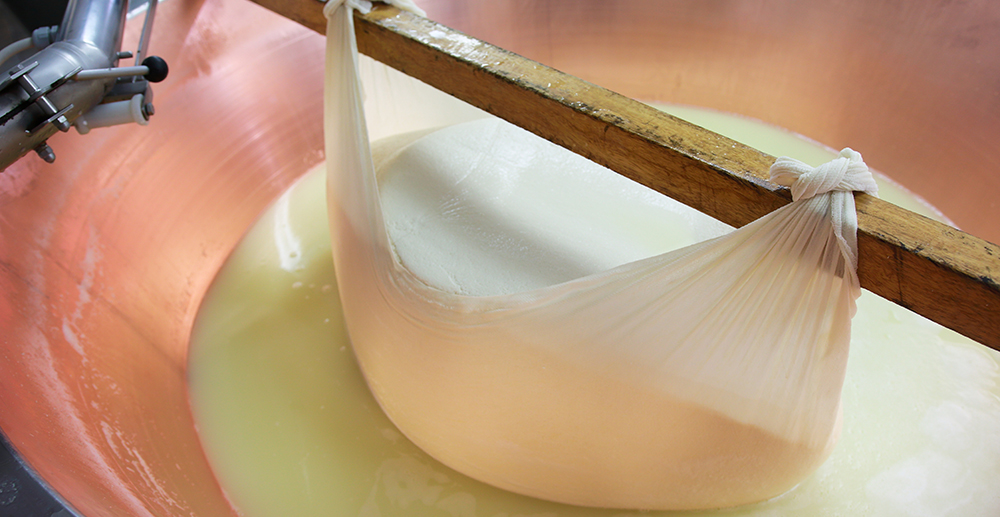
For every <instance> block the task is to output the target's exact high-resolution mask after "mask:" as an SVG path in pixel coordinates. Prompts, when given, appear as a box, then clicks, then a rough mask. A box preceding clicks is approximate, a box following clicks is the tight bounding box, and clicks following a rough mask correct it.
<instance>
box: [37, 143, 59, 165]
mask: <svg viewBox="0 0 1000 517" xmlns="http://www.w3.org/2000/svg"><path fill="white" fill-rule="evenodd" d="M35 152H36V153H38V157H39V158H41V159H43V160H45V161H46V163H52V162H54V161H56V152H55V151H53V150H52V147H50V146H49V144H48V142H42V143H40V144H38V146H37V147H35Z"/></svg>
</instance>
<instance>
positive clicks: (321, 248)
mask: <svg viewBox="0 0 1000 517" xmlns="http://www.w3.org/2000/svg"><path fill="white" fill-rule="evenodd" d="M672 111H675V112H678V114H679V115H680V116H683V117H685V118H688V119H689V120H692V121H694V122H696V123H699V124H701V125H705V126H707V127H709V128H710V129H714V130H716V131H719V132H724V133H725V132H728V133H729V134H731V135H732V136H734V137H736V138H737V139H740V140H744V141H746V140H750V139H752V138H759V137H761V136H762V135H768V134H769V133H771V136H770V137H769V138H771V140H770V141H766V142H754V145H756V146H757V147H758V148H761V149H762V150H764V151H765V152H769V153H771V154H788V155H792V156H795V157H797V158H799V159H802V160H805V161H811V162H814V163H819V162H822V161H825V160H827V159H829V156H830V154H829V152H828V151H823V150H822V149H818V148H816V147H815V146H812V147H810V146H809V145H808V144H803V143H802V142H801V141H798V140H797V139H795V138H794V137H792V136H791V135H788V134H785V133H783V132H781V131H777V130H774V129H772V128H767V127H766V126H762V125H759V124H758V125H751V126H749V129H748V130H747V131H748V132H747V133H743V134H740V133H739V131H740V128H741V126H743V125H745V124H748V123H749V121H746V120H742V119H736V118H731V119H730V120H729V122H730V124H729V127H722V126H718V125H716V124H718V121H717V120H716V118H717V117H719V114H716V113H712V112H698V111H693V110H688V109H686V108H677V107H674V108H672ZM733 131H736V133H733ZM812 153H816V154H815V155H813V154H812ZM824 153H825V154H824ZM383 158H384V159H388V156H383ZM389 179H390V178H385V177H384V176H383V179H382V181H383V186H387V185H386V183H387V182H388V180H389ZM397 179H398V178H397ZM324 181H325V178H324V175H323V173H322V172H321V171H317V172H314V173H312V174H310V175H309V176H307V177H306V178H304V179H303V180H301V181H300V182H299V183H298V184H296V185H295V186H294V187H293V188H292V189H291V190H290V191H289V192H288V193H286V194H285V195H284V196H282V197H281V198H280V199H279V200H278V201H277V202H276V203H275V204H274V205H273V206H272V207H271V208H270V209H269V210H268V212H267V213H266V214H264V215H263V216H262V218H261V219H260V220H259V221H258V223H257V224H256V225H255V226H254V228H253V229H252V230H251V231H250V232H249V233H248V234H247V236H246V237H245V238H244V240H243V242H242V243H241V244H240V246H239V247H238V248H237V249H236V250H235V251H234V253H233V255H232V256H231V257H230V259H229V260H228V261H227V264H226V266H225V267H224V268H223V269H222V271H220V273H219V276H218V278H217V280H216V282H215V284H214V285H213V287H212V289H211V290H210V292H209V293H208V296H207V298H206V300H205V302H204V304H203V306H202V309H201V312H200V314H199V317H198V321H197V324H196V328H195V333H194V335H193V336H192V347H191V356H190V370H189V372H190V387H191V400H192V407H193V409H194V412H195V416H196V419H197V422H198V426H199V432H200V434H201V437H202V439H203V442H204V445H205V448H206V452H207V453H208V456H209V458H210V460H211V462H212V465H213V468H214V469H215V470H216V473H217V475H218V477H219V479H220V482H221V483H222V485H223V487H224V488H225V490H226V492H227V494H229V495H230V497H231V498H232V500H233V501H234V503H235V504H236V505H237V506H238V507H239V508H240V509H241V510H242V511H243V512H244V513H245V514H246V515H248V516H249V517H272V516H274V517H277V516H281V515H383V516H406V517H413V516H417V517H419V516H489V517H494V516H497V515H508V516H512V515H529V516H546V517H568V516H586V517H590V516H595V517H598V516H600V517H620V516H623V515H636V516H638V515H651V514H652V515H656V512H652V513H651V512H642V513H640V512H626V511H621V510H600V509H593V508H580V507H572V506H565V505H561V504H557V503H551V502H545V501H541V500H538V499H533V498H530V497H525V496H520V495H516V494H514V493H511V492H508V491H504V490H499V489H497V488H494V487H491V486H488V485H485V484H483V483H480V482H477V481H475V480H473V479H471V478H469V477H466V476H464V475H462V474H459V473H457V472H455V471H453V470H451V469H449V468H447V467H445V466H443V465H441V464H440V463H438V462H437V461H436V460H434V459H431V458H430V457H429V456H428V455H427V454H426V453H424V452H423V451H421V450H420V449H419V448H417V447H416V446H414V445H413V444H412V443H411V442H409V441H408V440H407V439H406V438H405V437H403V436H402V434H401V433H400V432H399V431H398V430H397V429H396V428H395V427H394V426H393V425H392V423H391V422H390V421H389V420H388V419H387V418H386V417H385V416H384V414H383V413H382V411H381V409H380V408H379V406H378V404H377V403H376V402H375V400H374V399H373V398H372V396H371V394H370V393H369V390H368V388H367V386H366V385H365V383H364V380H363V378H362V376H361V374H360V372H359V370H358V369H357V366H356V363H355V358H354V356H353V351H352V348H351V345H350V343H349V341H348V339H347V336H346V333H345V330H344V326H343V320H342V315H341V312H340V302H339V299H338V297H337V285H336V280H335V279H334V275H333V264H332V261H331V260H330V251H331V250H330V241H329V237H328V235H329V234H328V228H327V223H326V204H325V186H324ZM892 190H893V189H892V185H891V184H888V183H885V182H882V183H881V184H880V194H881V195H882V197H884V198H889V199H890V200H891V201H893V202H896V203H897V204H907V203H909V204H910V206H912V207H916V208H919V203H917V202H915V201H913V200H912V199H910V200H907V199H906V198H905V197H904V198H899V197H895V196H894V194H893V193H892V192H891V191H892ZM642 196H645V194H641V195H640V197H642ZM557 198H558V196H557ZM556 202H559V201H556ZM628 205H629V206H633V207H635V209H636V210H639V211H641V213H643V214H644V215H643V218H644V220H643V221H642V224H628V219H627V218H625V219H624V221H625V223H624V224H623V226H624V227H625V230H624V231H625V232H627V233H629V234H630V235H637V236H636V237H635V241H636V244H633V246H634V247H636V248H639V249H640V251H636V253H640V252H641V253H656V252H659V251H663V250H665V249H670V247H681V246H686V245H689V244H692V243H694V242H696V241H697V240H700V238H705V237H711V236H714V235H717V234H718V233H721V232H725V231H727V229H726V228H725V227H724V226H722V225H720V224H719V223H717V222H715V221H714V220H712V219H710V218H708V217H706V216H703V215H702V214H699V213H697V212H695V211H693V210H690V209H687V208H686V207H683V206H681V205H679V204H677V203H675V202H673V201H671V200H669V199H667V198H664V197H662V196H650V197H649V198H648V199H647V200H646V202H642V203H639V202H630V203H628ZM640 205H641V206H640ZM595 210H598V209H595ZM387 212H388V214H389V216H388V217H387V223H388V225H389V227H390V228H392V227H393V226H394V223H393V221H394V217H395V216H394V215H393V213H394V212H393V208H392V207H387ZM650 212H655V213H656V214H657V217H655V218H650V216H649V213H650ZM619 215H622V216H623V217H624V214H619ZM600 219H601V220H602V223H601V224H603V219H605V217H603V216H602V218H600ZM654 220H658V221H661V223H660V224H662V228H657V226H656V223H653V222H651V221H654ZM650 225H652V226H650ZM660 230H663V231H662V232H661V231H660ZM394 231H395V230H394ZM635 232H638V233H635ZM663 235H668V236H669V237H666V238H663V240H662V241H657V240H656V239H659V238H661V237H662V236H663ZM643 236H645V237H643ZM651 237H652V238H654V239H653V240H648V239H649V238H651ZM568 240H570V241H572V239H568ZM640 241H641V242H640ZM667 241H669V242H667ZM560 246H561V247H565V245H564V244H560ZM584 251H586V250H584ZM591 253H593V252H591ZM611 260H612V261H614V260H629V257H619V258H615V259H611ZM604 265H606V264H603V263H602V264H596V265H593V266H591V267H603V266H604ZM550 280H551V279H550ZM550 280H545V281H550ZM858 304H859V312H858V315H857V316H856V317H855V319H854V331H853V340H852V349H851V358H850V362H849V367H848V372H847V379H846V382H845V385H844V393H843V399H842V401H843V404H844V422H843V430H842V435H841V439H840V441H839V444H838V445H837V447H836V448H835V450H834V452H833V453H832V455H831V456H830V457H829V459H828V460H827V461H826V462H825V463H823V464H822V465H821V466H819V468H818V470H817V471H816V472H815V473H814V474H813V475H811V476H809V477H807V478H806V479H805V480H804V481H803V482H802V483H801V484H799V485H798V486H797V487H795V488H794V489H792V490H791V491H790V492H788V493H786V494H784V495H782V496H781V497H778V498H776V499H773V500H769V501H765V502H763V503H758V504H754V505H749V506H742V507H739V508H735V509H729V510H722V511H720V512H719V514H720V515H775V514H778V515H802V516H824V515H845V514H850V515H879V516H883V515H887V516H894V515H963V516H964V515H973V516H976V515H982V516H992V515H996V514H997V513H998V512H1000V501H998V500H997V498H996V497H995V493H994V490H993V487H994V484H995V483H994V480H996V479H1000V440H996V438H995V436H994V433H993V430H994V429H996V426H997V425H998V424H1000V402H998V400H1000V389H998V387H997V381H998V364H997V359H996V354H995V353H993V352H991V351H989V350H987V349H985V348H984V347H981V346H979V345H976V344H974V343H972V342H970V341H968V340H966V339H964V338H962V337H961V336H958V335H957V334H954V333H953V332H951V331H948V330H945V329H942V328H941V327H939V326H937V325H935V324H933V323H931V322H928V321H926V320H924V319H923V318H920V317H919V316H916V315H914V314H912V313H910V312H908V311H906V310H905V309H902V308H900V307H898V306H895V305H893V304H891V303H889V302H886V301H884V300H882V299H880V298H878V297H876V296H873V295H870V294H868V293H864V294H863V295H862V297H861V298H860V299H859V301H858ZM442 366H444V365H442ZM544 366H550V365H544ZM550 367H551V366H550ZM516 417H517V416H516V414H514V415H511V418H512V419H516ZM747 439H750V437H749V436H748V438H747ZM765 441H766V440H765ZM771 443H772V444H773V441H772V442H771ZM779 444H780V442H779ZM763 445H764V446H767V445H768V444H767V443H764V444H763ZM695 450H696V449H695ZM644 474H645V473H642V472H636V473H635V474H634V476H635V477H642V476H643V475H644ZM683 514H684V513H683V512H682V513H680V514H678V513H670V514H669V515H683ZM698 514H699V515H703V513H698Z"/></svg>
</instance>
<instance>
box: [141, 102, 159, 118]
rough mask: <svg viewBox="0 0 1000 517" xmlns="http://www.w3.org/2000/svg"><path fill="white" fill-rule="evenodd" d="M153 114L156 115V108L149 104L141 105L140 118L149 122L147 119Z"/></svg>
mask: <svg viewBox="0 0 1000 517" xmlns="http://www.w3.org/2000/svg"><path fill="white" fill-rule="evenodd" d="M154 114H156V108H154V107H153V105H152V104H151V103H148V102H147V103H146V104H143V105H142V116H144V117H146V120H149V117H152V116H153V115H154Z"/></svg>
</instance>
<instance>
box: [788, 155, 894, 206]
mask: <svg viewBox="0 0 1000 517" xmlns="http://www.w3.org/2000/svg"><path fill="white" fill-rule="evenodd" d="M771 181H773V182H775V183H777V184H779V185H784V186H786V187H791V189H792V200H793V201H798V200H800V199H809V198H811V197H813V196H817V195H819V194H825V193H827V192H830V191H841V192H852V191H856V190H857V191H862V192H867V193H869V194H872V195H877V194H878V185H876V184H875V178H874V177H872V173H871V171H869V170H868V165H866V164H865V162H864V161H863V160H862V159H861V153H859V152H857V151H855V150H853V149H851V148H850V147H845V148H844V150H842V151H840V157H838V158H835V159H833V160H830V161H828V162H826V163H824V164H823V165H820V166H819V167H811V166H809V165H807V164H805V163H802V162H800V161H798V160H796V159H794V158H789V157H787V156H782V157H780V158H778V159H777V160H775V161H774V164H773V165H771Z"/></svg>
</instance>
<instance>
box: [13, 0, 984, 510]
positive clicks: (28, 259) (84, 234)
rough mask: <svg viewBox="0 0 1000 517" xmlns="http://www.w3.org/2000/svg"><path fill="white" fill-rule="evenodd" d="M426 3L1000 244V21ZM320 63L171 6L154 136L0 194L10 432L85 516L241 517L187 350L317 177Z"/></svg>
mask: <svg viewBox="0 0 1000 517" xmlns="http://www.w3.org/2000/svg"><path fill="white" fill-rule="evenodd" d="M421 4H422V5H423V6H424V7H425V8H426V10H427V11H428V12H429V15H430V17H431V18H434V19H436V20H438V21H441V22H443V23H445V24H446V25H449V26H452V27H454V28H457V29H459V30H462V31H464V32H467V33H469V34H471V35H474V36H477V37H479V38H481V39H485V40H487V41H489V42H491V43H494V44H497V45H500V46H502V47H505V48H508V49H511V50H513V51H515V52H518V53H520V54H523V55H525V56H527V57H530V58H533V59H536V60H538V61H541V62H543V63H546V64H549V65H552V66H554V67H556V68H559V69H561V70H563V71H566V72H569V73H572V74H575V75H578V76H581V77H583V78H584V79H587V80H589V81H592V82H595V83H598V84H601V85H602V86H606V87H608V88H611V89H612V90H616V91H618V92H620V93H623V94H626V95H629V96H632V97H635V98H639V99H644V100H656V101H669V102H677V103H684V104H691V105H698V106H706V107H712V108H716V109H720V110H724V111H730V112H735V113H741V114H744V115H748V116H751V117H755V118H759V119H762V120H764V121H767V122H771V123H774V124H777V125H780V126H783V127H786V128H789V129H792V130H794V131H797V132H799V133H802V134H805V135H807V136H809V137H812V138H813V139H815V140H818V141H820V142H823V143H826V144H828V145H830V146H832V147H837V148H839V147H843V146H848V145H850V146H852V147H854V148H856V149H860V150H862V151H863V152H864V153H865V158H866V161H867V162H868V163H869V164H870V165H872V166H873V167H875V168H877V169H879V170H881V171H884V172H886V173H888V174H889V175H890V176H892V177H894V178H895V179H897V180H898V181H900V182H901V183H903V184H904V185H906V186H908V187H909V188H910V189H912V190H913V191H915V192H916V193H918V194H920V195H922V196H923V197H925V198H926V199H928V200H929V201H930V202H931V203H933V204H935V205H936V206H938V207H939V208H940V209H941V210H942V211H944V212H945V213H946V214H947V215H948V216H949V217H950V218H951V219H952V220H954V221H955V222H956V223H957V224H958V225H959V226H960V227H962V228H963V229H965V230H967V231H969V232H971V233H973V234H975V235H978V236H980V237H984V238H986V239H988V240H990V241H993V242H1000V201H998V199H1000V174H998V171H1000V154H998V153H997V152H996V149H997V148H998V147H997V144H996V142H995V139H996V138H997V137H1000V54H998V53H997V52H996V49H997V48H1000V4H996V3H991V2H989V1H987V0H978V1H966V2H948V1H943V0H942V1H923V0H921V1H915V2H905V3H901V2H867V1H865V0H848V1H844V2H836V3H828V2H801V1H796V0H761V1H749V2H744V1H739V2H738V1H732V0H712V1H702V0H690V1H674V2H657V1H655V0H644V1H604V0H585V1H581V0H576V1H573V2H570V1H552V2H517V1H510V0H493V1H489V2H487V1H485V0H478V1H460V0H455V1H446V0H426V1H424V2H422V3H421ZM135 25H138V24H135ZM130 31H131V32H130V37H131V38H132V40H131V41H134V40H135V39H137V36H138V34H137V33H138V27H130ZM323 44H324V42H323V39H322V37H321V36H319V35H317V34H315V33H312V32H310V31H308V30H307V29H304V28H302V27H300V26H298V25H296V24H294V23H292V22H289V21H287V20H284V19H282V18H280V17H278V16H276V15H274V14H272V13H270V12H268V11H265V10H264V9H262V8H260V7H258V6H256V5H254V4H252V3H250V2H248V1H246V0H170V1H166V2H164V3H163V4H162V5H161V6H160V9H159V12H158V18H157V21H156V30H155V33H154V46H155V52H156V53H158V54H160V55H162V56H164V57H165V58H166V59H167V60H168V62H169V63H170V64H171V69H172V75H171V76H170V78H169V79H168V80H167V81H166V82H164V83H161V84H160V85H158V86H157V89H156V108H157V113H156V115H155V117H154V118H153V120H152V122H151V123H150V125H149V126H147V127H144V128H137V127H118V128H110V129H102V130H98V131H94V132H93V133H91V134H89V135H86V136H80V135H76V134H75V133H72V134H60V135H58V136H57V137H55V138H53V139H52V141H51V143H52V146H53V147H54V148H55V150H56V153H57V155H58V159H57V161H56V163H55V164H53V165H48V164H45V163H43V162H41V160H40V159H38V158H37V157H35V156H33V155H32V156H29V157H28V158H26V159H24V160H22V161H20V162H19V163H17V164H16V165H14V166H13V167H11V168H10V169H8V170H7V171H6V172H4V173H3V174H2V175H0V343H2V346H0V408H2V410H0V429H2V430H3V432H4V433H5V435H6V436H7V438H8V440H9V441H10V443H11V444H12V445H13V447H14V448H15V449H16V450H17V451H18V453H19V454H20V455H21V457H22V458H23V460H24V461H25V462H26V463H27V464H28V465H29V466H30V467H31V468H32V469H34V471H35V472H36V473H37V474H38V476H39V477H40V478H41V479H42V480H43V481H44V482H45V483H47V484H48V485H49V486H50V487H52V489H53V490H54V491H55V492H57V493H58V494H59V495H60V496H61V497H62V498H63V499H64V500H65V501H66V502H68V503H69V505H70V506H72V507H73V508H74V509H75V510H76V511H78V512H79V513H81V514H82V515H86V516H94V517H96V516H126V515H127V516H145V515H158V516H181V515H184V516H186V515H212V516H216V515H236V511H235V510H234V509H233V508H232V507H231V505H230V503H229V502H228V501H227V499H226V497H225V496H224V494H223V492H222V489H221V488H220V487H219V485H218V483H217V482H216V480H215V478H214V476H213V474H212V471H211V470H210V468H209V466H208V463H207V461H206V459H205V455H204V454H203V452H202V450H201V446H200V444H199V441H198V436H197V434H196V430H195V426H194V422H193V420H192V416H191V411H190V410H189V408H188V398H187V392H186V388H185V378H186V376H185V368H186V360H187V346H188V338H189V334H190V331H191V326H192V323H193V320H194V317H195V314H196V312H197V310H198V306H199V303H200V302H201V299H202V296H203V294H204V292H205V290H206V289H207V287H208V286H209V284H210V282H211V281H212V279H213V276H214V275H215V272H216V271H217V270H218V268H219V266H220V265H221V264H222V262H223V260H224V259H225V258H226V256H227V254H228V253H229V252H230V250H231V249H232V248H233V247H234V245H235V244H236V243H237V241H238V240H239V238H240V237H241V235H242V234H243V232H244V231H245V230H246V229H247V228H248V226H249V225H250V224H251V223H252V222H253V221H254V219H255V217H256V216H257V215H258V214H259V213H260V212H261V211H262V210H263V209H264V208H265V207H266V206H267V205H268V203H269V202H270V201H271V200H272V199H274V198H275V197H276V196H277V195H278V194H279V193H280V192H282V191H283V190H284V189H285V188H286V187H287V186H288V185H289V184H290V183H291V182H292V181H294V180H295V179H296V178H297V177H299V176H300V175H302V174H303V173H304V172H306V171H307V170H308V169H309V168H310V167H311V166H313V165H314V164H316V163H318V162H319V161H320V160H321V159H322V157H323V156H322V138H321V131H322V121H321V116H322V113H321V109H320V106H321V91H322V80H323V70H322V67H323ZM128 46H129V47H132V46H134V44H130V45H128Z"/></svg>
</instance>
